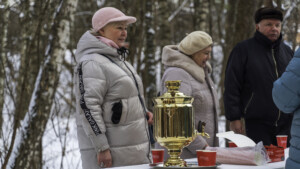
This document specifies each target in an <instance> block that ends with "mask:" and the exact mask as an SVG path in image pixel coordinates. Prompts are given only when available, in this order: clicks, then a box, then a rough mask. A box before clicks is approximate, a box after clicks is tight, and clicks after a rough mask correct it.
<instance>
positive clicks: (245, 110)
mask: <svg viewBox="0 0 300 169" xmlns="http://www.w3.org/2000/svg"><path fill="white" fill-rule="evenodd" d="M253 95H254V94H253V92H252V93H251V97H250V99H249V101H248V103H247V104H246V107H245V109H244V114H246V112H247V109H248V107H249V105H250V103H251V101H252V99H253Z"/></svg>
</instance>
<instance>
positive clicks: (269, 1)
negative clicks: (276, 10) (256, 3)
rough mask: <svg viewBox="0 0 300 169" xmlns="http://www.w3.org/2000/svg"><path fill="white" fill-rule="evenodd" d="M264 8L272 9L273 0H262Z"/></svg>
mask: <svg viewBox="0 0 300 169" xmlns="http://www.w3.org/2000/svg"><path fill="white" fill-rule="evenodd" d="M264 6H265V7H274V5H273V0H264Z"/></svg>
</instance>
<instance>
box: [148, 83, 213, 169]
mask: <svg viewBox="0 0 300 169" xmlns="http://www.w3.org/2000/svg"><path fill="white" fill-rule="evenodd" d="M165 84H166V87H167V89H168V91H167V92H166V93H164V94H163V95H161V96H160V97H157V98H154V104H155V105H154V137H155V139H156V141H157V142H158V143H159V144H160V145H162V146H164V147H166V148H167V149H168V153H169V155H170V158H169V159H167V160H166V161H165V162H164V166H165V167H169V166H177V167H186V166H187V165H186V162H185V161H184V160H182V159H181V158H180V157H179V156H180V153H181V150H182V148H183V147H185V146H187V145H189V144H190V143H191V142H192V141H193V140H194V139H195V138H196V136H197V135H202V136H206V137H209V135H208V134H207V133H205V132H204V125H205V123H204V125H203V126H202V127H201V130H202V131H201V133H198V132H197V130H195V122H194V110H193V106H192V103H193V100H194V99H193V98H192V97H190V96H185V95H184V94H183V93H181V92H179V87H180V81H166V83H165Z"/></svg>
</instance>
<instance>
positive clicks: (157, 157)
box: [151, 149, 164, 163]
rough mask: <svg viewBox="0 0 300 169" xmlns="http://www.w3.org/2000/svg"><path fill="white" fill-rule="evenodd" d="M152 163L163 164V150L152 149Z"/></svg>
mask: <svg viewBox="0 0 300 169" xmlns="http://www.w3.org/2000/svg"><path fill="white" fill-rule="evenodd" d="M151 151H152V159H153V163H162V162H164V149H152V150H151Z"/></svg>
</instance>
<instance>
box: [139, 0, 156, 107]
mask: <svg viewBox="0 0 300 169" xmlns="http://www.w3.org/2000/svg"><path fill="white" fill-rule="evenodd" d="M153 1H154V0H148V1H146V13H147V15H146V16H145V24H146V27H145V29H146V32H145V33H146V39H145V40H146V41H145V43H146V44H145V52H144V53H145V57H144V60H143V64H144V65H145V68H144V70H143V71H142V79H143V84H144V94H145V101H146V105H147V107H150V106H151V105H152V98H153V97H155V93H156V83H155V80H154V79H155V44H154V30H155V28H154V23H153V19H154V18H153V9H152V8H153V7H154V6H153V5H152V4H153Z"/></svg>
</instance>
